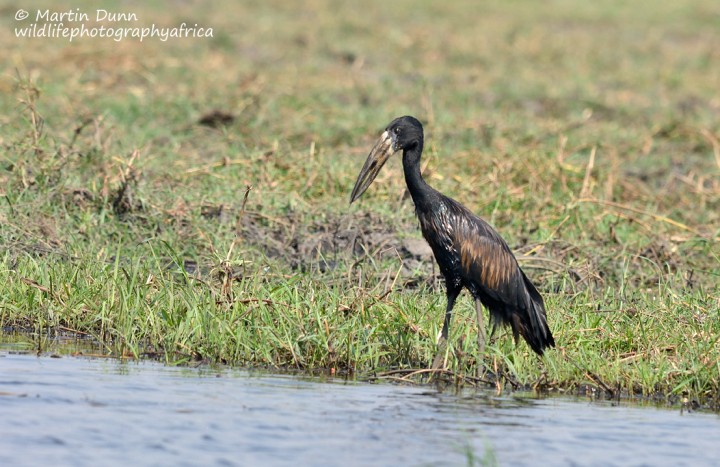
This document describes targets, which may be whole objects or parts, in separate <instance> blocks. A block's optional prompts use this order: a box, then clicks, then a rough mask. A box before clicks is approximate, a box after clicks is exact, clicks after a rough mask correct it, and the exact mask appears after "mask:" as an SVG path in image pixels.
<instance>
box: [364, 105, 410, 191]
mask: <svg viewBox="0 0 720 467" xmlns="http://www.w3.org/2000/svg"><path fill="white" fill-rule="evenodd" d="M422 142H423V127H422V124H421V123H420V122H419V121H418V120H417V119H416V118H415V117H410V116H407V115H406V116H404V117H399V118H396V119H395V120H393V121H392V122H390V124H389V125H388V126H387V127H386V128H385V131H384V132H383V134H382V135H380V139H378V140H377V142H376V143H375V146H373V148H372V150H371V151H370V154H369V155H368V158H367V160H366V161H365V165H363V168H362V170H361V171H360V175H358V178H357V181H356V182H355V188H353V191H352V194H351V195H350V203H352V202H353V201H355V200H356V199H358V198H359V197H360V196H362V194H363V193H365V190H367V189H368V187H369V186H370V184H371V183H372V182H373V180H375V177H377V174H378V172H380V169H381V168H382V166H383V165H385V162H387V160H388V159H389V158H390V156H391V155H393V154H394V153H396V152H397V151H400V150H403V151H407V150H410V149H415V148H418V146H422Z"/></svg>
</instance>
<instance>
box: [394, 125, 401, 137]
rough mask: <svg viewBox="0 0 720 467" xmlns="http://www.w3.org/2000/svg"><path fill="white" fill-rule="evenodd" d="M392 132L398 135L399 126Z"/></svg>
mask: <svg viewBox="0 0 720 467" xmlns="http://www.w3.org/2000/svg"><path fill="white" fill-rule="evenodd" d="M393 131H394V132H395V134H396V135H399V134H400V127H399V126H396V127H395V129H394V130H393Z"/></svg>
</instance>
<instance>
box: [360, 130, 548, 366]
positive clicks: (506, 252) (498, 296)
mask: <svg viewBox="0 0 720 467" xmlns="http://www.w3.org/2000/svg"><path fill="white" fill-rule="evenodd" d="M399 150H402V152H403V159H402V162H403V170H404V172H405V182H406V183H407V187H408V191H409V192H410V195H411V196H412V199H413V202H414V203H415V213H416V215H417V218H418V220H419V221H420V230H422V234H423V237H425V240H427V242H428V243H429V244H430V247H431V248H432V251H433V254H434V255H435V259H436V260H437V263H438V265H439V266H440V272H442V275H443V277H444V278H445V286H446V288H447V309H446V311H445V321H444V323H443V327H442V333H441V336H442V338H443V339H444V340H445V341H447V338H448V327H449V325H450V318H451V316H452V309H453V305H454V304H455V299H456V298H457V296H458V294H460V291H461V290H462V289H463V287H465V288H467V289H468V290H469V291H470V293H471V294H472V296H473V298H474V299H475V310H476V312H477V319H478V329H479V332H478V347H479V350H480V352H483V351H484V348H485V328H484V323H483V315H482V306H481V305H484V306H485V307H486V308H487V309H488V310H489V311H490V316H491V319H492V320H493V323H495V324H497V323H500V324H505V325H509V326H510V327H511V328H512V331H513V335H514V336H515V340H516V341H517V339H518V335H521V336H523V338H524V339H525V341H527V343H528V344H529V345H530V347H531V348H532V349H533V350H534V351H535V352H536V353H537V354H539V355H542V354H543V352H544V350H545V349H546V348H548V347H553V346H554V345H555V340H554V339H553V336H552V334H551V333H550V328H549V327H548V324H547V317H546V315H545V305H544V303H543V299H542V297H541V296H540V294H539V293H538V291H537V289H536V288H535V286H533V284H532V282H530V280H529V279H528V278H527V276H526V275H525V273H523V271H522V269H520V267H519V266H518V263H517V260H516V259H515V256H514V255H513V253H512V251H510V248H509V247H508V245H507V243H505V241H504V240H503V239H502V237H500V235H499V234H498V233H497V232H496V231H495V230H494V229H493V228H492V227H491V226H490V225H489V224H488V223H487V222H485V221H484V220H482V219H480V218H479V217H478V216H476V215H474V214H473V213H472V212H470V210H468V209H467V208H466V207H465V206H463V205H462V204H460V203H458V202H457V201H455V200H453V199H450V198H448V197H447V196H445V195H443V194H442V193H440V192H438V191H437V190H435V189H433V188H432V187H431V186H430V185H428V184H427V183H426V182H425V180H423V178H422V175H421V173H420V156H421V154H422V150H423V127H422V124H421V123H420V122H419V121H418V120H417V119H415V118H414V117H410V116H405V117H400V118H396V119H395V120H393V121H392V122H391V123H390V124H389V125H388V126H387V128H385V131H384V132H383V134H382V135H381V136H380V139H379V140H378V141H377V143H375V146H374V147H373V148H372V150H371V151H370V155H368V158H367V160H366V161H365V165H364V166H363V168H362V170H361V171H360V175H358V179H357V181H356V182H355V187H354V188H353V191H352V195H351V197H350V203H352V202H354V201H355V200H356V199H358V198H359V197H360V196H361V195H362V194H363V193H364V192H365V190H367V188H368V187H369V186H370V184H371V183H372V182H373V180H374V179H375V177H376V176H377V174H378V172H379V171H380V169H381V168H382V166H383V165H384V164H385V162H387V160H388V158H389V157H390V156H391V155H392V154H393V153H395V152H397V151H399Z"/></svg>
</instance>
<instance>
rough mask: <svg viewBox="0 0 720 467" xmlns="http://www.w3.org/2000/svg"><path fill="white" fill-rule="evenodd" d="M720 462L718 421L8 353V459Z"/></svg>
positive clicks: (580, 404) (3, 423)
mask: <svg viewBox="0 0 720 467" xmlns="http://www.w3.org/2000/svg"><path fill="white" fill-rule="evenodd" d="M469 460H472V461H474V462H477V463H480V464H482V463H485V464H492V463H494V462H497V464H498V465H602V466H607V465H622V466H629V465H653V466H654V465H673V466H677V465H693V466H696V465H717V464H718V463H719V462H720V417H718V416H717V415H715V414H708V413H699V412H693V413H689V414H688V413H685V414H682V415H681V414H680V411H679V410H669V409H655V408H640V407H632V406H624V405H621V406H619V407H617V406H613V405H612V404H609V403H599V402H589V401H576V400H570V399H560V398H550V399H533V398H531V397H519V396H512V395H510V396H504V397H494V396H492V395H488V394H485V393H478V392H465V393H462V394H460V395H457V394H450V393H441V392H438V391H436V390H435V389H432V388H427V387H426V388H417V387H405V386H397V385H393V384H367V383H344V382H327V381H325V382H323V381H319V380H313V379H307V378H306V379H303V378H298V377H291V376H277V375H268V374H258V373H252V372H247V371H239V370H231V369H228V370H225V369H223V370H212V369H209V368H203V369H188V368H173V367H167V366H163V365H160V364H157V363H153V362H140V363H136V362H130V363H122V362H119V361H116V360H107V359H89V358H74V357H63V358H48V357H40V358H38V357H35V356H31V355H22V354H17V353H10V352H0V465H6V466H10V465H13V466H15V465H55V466H59V465H73V466H84V465H88V466H90V465H248V466H254V465H263V466H265V465H313V466H322V465H342V466H353V465H373V466H375V465H380V466H381V465H388V466H390V465H392V466H397V465H467V464H468V462H469Z"/></svg>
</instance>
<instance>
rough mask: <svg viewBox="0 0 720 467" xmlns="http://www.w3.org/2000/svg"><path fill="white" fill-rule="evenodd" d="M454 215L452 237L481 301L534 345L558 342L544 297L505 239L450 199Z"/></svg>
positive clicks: (536, 347) (535, 347)
mask: <svg viewBox="0 0 720 467" xmlns="http://www.w3.org/2000/svg"><path fill="white" fill-rule="evenodd" d="M450 201H451V203H449V204H448V208H449V209H448V215H449V216H450V217H454V222H453V224H454V228H453V231H452V234H451V236H452V241H453V246H454V249H455V251H457V252H458V253H459V256H460V266H461V269H462V272H463V276H464V280H465V281H466V282H467V283H470V284H472V285H474V287H475V291H476V293H477V295H478V298H479V299H480V301H481V302H482V303H483V305H485V306H486V307H487V308H488V309H489V310H490V313H491V314H492V316H493V318H494V319H496V320H499V321H500V322H501V323H507V324H509V325H510V326H511V327H512V329H513V333H514V334H515V336H516V337H517V335H518V333H519V334H521V335H522V336H523V337H524V338H525V340H526V341H527V342H528V344H529V345H530V347H532V348H533V350H535V351H536V352H537V353H539V354H541V355H542V353H543V349H544V348H545V347H550V346H553V345H554V343H555V342H554V339H553V337H552V334H551V333H550V329H549V328H548V325H547V318H546V315H545V305H544V303H543V299H542V297H541V296H540V294H539V293H538V291H537V289H535V287H534V286H533V284H532V282H530V280H529V279H528V278H527V277H526V276H525V274H524V273H523V271H522V270H521V269H520V267H519V266H518V263H517V260H516V259H515V256H514V255H513V253H512V251H510V248H509V247H508V245H507V243H505V240H503V239H502V237H500V235H499V234H498V233H497V232H496V231H495V230H494V229H493V228H492V227H491V226H490V225H489V224H488V223H487V222H485V221H484V220H482V219H480V218H479V217H477V216H475V215H474V214H473V213H471V212H470V211H469V210H468V209H467V208H465V207H464V206H462V205H461V204H459V203H457V202H455V201H453V200H450Z"/></svg>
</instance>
